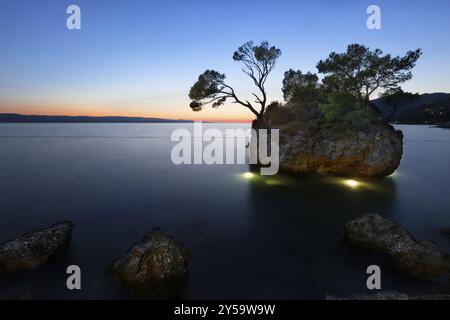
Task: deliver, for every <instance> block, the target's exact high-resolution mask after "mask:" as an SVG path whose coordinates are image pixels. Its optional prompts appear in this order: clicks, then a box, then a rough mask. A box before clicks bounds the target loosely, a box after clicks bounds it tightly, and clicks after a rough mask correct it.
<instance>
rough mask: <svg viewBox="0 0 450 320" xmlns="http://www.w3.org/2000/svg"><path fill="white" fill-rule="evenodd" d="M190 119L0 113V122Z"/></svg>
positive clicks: (116, 121)
mask: <svg viewBox="0 0 450 320" xmlns="http://www.w3.org/2000/svg"><path fill="white" fill-rule="evenodd" d="M192 122H193V121H191V120H181V119H180V120H172V119H163V118H145V117H120V116H105V117H90V116H43V115H24V114H17V113H0V123H192Z"/></svg>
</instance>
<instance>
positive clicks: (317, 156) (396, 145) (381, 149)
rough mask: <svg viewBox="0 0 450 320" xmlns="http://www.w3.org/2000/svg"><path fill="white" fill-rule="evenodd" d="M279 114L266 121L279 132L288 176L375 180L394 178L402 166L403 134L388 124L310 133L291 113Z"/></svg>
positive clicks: (281, 152) (284, 168)
mask: <svg viewBox="0 0 450 320" xmlns="http://www.w3.org/2000/svg"><path fill="white" fill-rule="evenodd" d="M278 109H287V108H278ZM280 113H282V112H281V111H278V112H277V113H275V112H273V111H271V113H269V114H267V116H266V120H267V122H268V123H269V124H270V126H271V127H272V128H279V130H280V169H281V170H283V171H285V172H291V173H295V174H314V175H320V176H346V177H361V178H374V177H383V176H388V175H390V174H392V173H393V172H394V171H395V170H396V169H397V167H398V166H399V164H400V160H401V158H402V154H403V134H402V133H401V131H396V130H395V129H394V128H393V127H392V126H391V125H389V124H384V123H377V124H372V125H369V126H367V127H365V128H356V127H355V128H346V130H342V131H340V130H337V131H336V129H334V130H329V129H327V128H319V129H317V128H316V129H314V130H309V129H307V128H306V126H307V125H306V124H301V123H299V122H298V121H296V120H295V117H294V115H293V114H292V113H291V112H290V111H288V110H286V111H284V113H285V114H284V116H282V115H281V114H280ZM253 127H254V128H257V127H258V126H256V124H255V123H253Z"/></svg>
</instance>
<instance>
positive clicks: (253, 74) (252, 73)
mask: <svg viewBox="0 0 450 320" xmlns="http://www.w3.org/2000/svg"><path fill="white" fill-rule="evenodd" d="M280 55H281V50H280V49H278V48H276V47H274V46H270V45H269V43H268V42H267V41H263V42H261V44H260V45H254V44H253V42H252V41H249V42H247V43H245V44H244V45H242V46H241V47H239V48H238V50H237V51H236V52H235V53H234V55H233V60H235V61H239V62H242V63H243V64H244V67H243V69H242V71H243V72H244V73H245V74H247V75H248V76H249V77H250V78H251V79H252V80H253V83H254V84H255V86H256V88H257V92H258V93H253V96H254V98H255V100H254V102H253V104H252V103H251V102H249V101H248V100H241V99H240V98H238V96H237V94H236V92H235V90H234V89H233V88H232V87H231V86H230V85H228V84H227V83H226V82H225V78H226V77H225V74H222V73H220V72H218V71H215V70H206V71H205V72H203V73H202V74H201V75H200V76H199V77H198V80H197V82H196V83H195V84H194V85H193V86H192V87H191V90H190V91H189V98H190V99H191V100H192V102H191V103H190V107H191V108H192V110H194V111H200V110H202V109H203V107H205V106H206V105H211V106H212V107H213V108H218V107H219V106H221V105H223V104H224V103H225V102H226V101H227V99H231V100H232V102H233V103H237V104H240V105H242V106H244V107H246V108H248V109H249V110H250V111H251V112H252V113H253V114H254V115H255V116H256V118H257V120H258V121H264V120H263V116H264V111H265V109H266V105H267V92H266V88H265V83H266V80H267V77H268V76H269V74H270V73H271V72H272V70H273V69H274V67H275V64H276V61H277V59H278V58H279V57H280Z"/></svg>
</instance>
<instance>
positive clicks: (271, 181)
mask: <svg viewBox="0 0 450 320" xmlns="http://www.w3.org/2000/svg"><path fill="white" fill-rule="evenodd" d="M266 184H268V185H269V186H279V185H282V184H283V183H282V182H281V181H280V180H275V179H269V180H267V181H266Z"/></svg>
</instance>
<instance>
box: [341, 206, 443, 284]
mask: <svg viewBox="0 0 450 320" xmlns="http://www.w3.org/2000/svg"><path fill="white" fill-rule="evenodd" d="M345 235H346V237H347V239H348V241H349V242H350V243H352V244H354V245H356V246H359V247H362V248H366V249H370V250H372V251H375V252H380V253H383V254H385V255H387V256H388V257H389V258H390V260H391V262H392V264H393V266H394V268H396V269H397V270H398V271H400V272H403V273H406V274H409V275H411V276H413V277H416V278H420V279H433V278H436V277H439V276H441V275H442V274H443V273H445V272H448V271H449V270H450V268H449V267H450V257H449V256H448V255H447V254H446V253H445V252H444V251H443V250H442V249H441V248H440V247H439V246H438V245H437V244H435V243H433V242H428V241H417V240H415V239H414V238H413V237H412V236H411V235H410V234H409V232H408V231H407V230H406V229H403V228H401V227H400V226H398V225H397V224H396V223H394V222H392V221H390V220H387V219H384V218H383V217H381V216H380V215H378V214H372V213H368V214H364V215H362V216H360V217H358V218H356V219H354V220H352V221H350V222H348V223H347V224H346V225H345Z"/></svg>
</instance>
